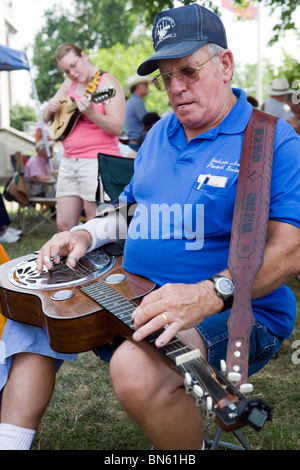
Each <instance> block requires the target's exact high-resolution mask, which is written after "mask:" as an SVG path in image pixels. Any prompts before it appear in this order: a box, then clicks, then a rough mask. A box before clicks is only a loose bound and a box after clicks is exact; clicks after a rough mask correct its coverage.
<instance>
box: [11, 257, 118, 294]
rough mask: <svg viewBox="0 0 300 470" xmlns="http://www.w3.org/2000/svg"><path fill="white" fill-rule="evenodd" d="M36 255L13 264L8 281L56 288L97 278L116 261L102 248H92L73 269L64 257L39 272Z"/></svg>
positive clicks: (31, 286) (44, 287)
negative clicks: (49, 268) (48, 268)
mask: <svg viewBox="0 0 300 470" xmlns="http://www.w3.org/2000/svg"><path fill="white" fill-rule="evenodd" d="M36 259H37V258H36V256H32V255H31V256H30V257H29V258H28V259H27V260H25V261H22V263H20V264H19V265H17V266H15V267H14V268H13V269H12V270H11V272H10V273H9V281H10V282H11V283H12V284H14V285H15V286H17V287H24V288H27V289H56V288H59V287H69V286H73V285H76V284H81V283H83V282H85V281H89V280H92V279H97V278H98V277H99V276H100V275H102V274H104V273H106V272H108V271H110V269H112V268H113V266H114V265H115V263H116V260H115V257H114V256H110V255H108V254H107V253H105V252H104V251H103V250H101V249H98V250H94V251H93V252H91V253H88V254H87V255H85V256H84V257H82V258H81V259H80V260H79V262H78V263H77V265H76V268H75V269H72V268H70V267H69V266H68V265H67V263H66V259H63V260H62V261H61V262H60V263H59V264H54V266H53V269H52V270H51V271H48V270H47V269H46V268H45V269H44V270H43V271H42V272H41V273H39V272H38V271H37V269H36Z"/></svg>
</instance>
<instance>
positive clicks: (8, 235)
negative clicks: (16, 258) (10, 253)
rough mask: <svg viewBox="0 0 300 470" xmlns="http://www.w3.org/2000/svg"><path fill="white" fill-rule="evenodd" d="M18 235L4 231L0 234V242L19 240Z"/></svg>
mask: <svg viewBox="0 0 300 470" xmlns="http://www.w3.org/2000/svg"><path fill="white" fill-rule="evenodd" d="M19 238H20V237H19V235H14V234H13V233H10V232H8V231H6V232H5V233H4V234H3V235H0V243H15V242H17V241H18V240H19Z"/></svg>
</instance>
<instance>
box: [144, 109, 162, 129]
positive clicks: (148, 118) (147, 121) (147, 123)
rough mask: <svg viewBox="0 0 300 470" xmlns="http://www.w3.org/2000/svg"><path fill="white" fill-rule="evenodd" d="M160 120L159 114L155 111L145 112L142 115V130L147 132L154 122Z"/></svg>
mask: <svg viewBox="0 0 300 470" xmlns="http://www.w3.org/2000/svg"><path fill="white" fill-rule="evenodd" d="M159 120H160V116H159V115H158V114H157V113H147V114H145V116H144V117H143V126H144V131H145V132H148V131H150V129H151V127H152V126H154V124H155V123H156V122H157V121H159Z"/></svg>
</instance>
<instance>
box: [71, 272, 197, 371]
mask: <svg viewBox="0 0 300 470" xmlns="http://www.w3.org/2000/svg"><path fill="white" fill-rule="evenodd" d="M80 290H82V291H83V292H84V293H85V294H86V295H88V296H89V297H91V298H92V299H93V300H95V301H96V302H97V303H99V304H100V305H102V307H103V308H105V309H106V310H108V311H109V312H110V313H112V314H113V315H115V316H116V317H117V318H119V319H120V320H121V321H122V322H123V323H125V324H126V325H129V326H131V325H132V318H131V314H132V312H133V311H134V310H135V308H136V306H135V305H134V304H132V303H131V302H130V300H127V299H125V298H124V297H122V295H121V294H119V293H118V292H116V291H114V290H113V289H112V288H111V287H110V286H109V285H107V284H105V282H103V281H101V282H97V283H96V284H90V285H87V286H85V287H81V288H80ZM162 331H163V329H162V330H159V331H157V332H155V333H153V334H152V335H150V336H149V337H148V338H146V340H147V342H148V343H149V344H150V345H152V346H155V341H156V339H157V337H158V336H159V335H160V334H161V333H162ZM160 350H161V352H163V353H164V354H165V355H166V356H167V357H168V358H169V359H171V360H172V361H173V362H175V361H176V357H177V356H180V355H181V354H184V353H185V352H189V351H190V350H191V348H189V346H187V345H186V344H184V343H183V342H182V341H181V340H180V339H179V338H174V339H173V340H172V341H170V342H169V343H168V344H167V345H166V346H164V347H162V348H160Z"/></svg>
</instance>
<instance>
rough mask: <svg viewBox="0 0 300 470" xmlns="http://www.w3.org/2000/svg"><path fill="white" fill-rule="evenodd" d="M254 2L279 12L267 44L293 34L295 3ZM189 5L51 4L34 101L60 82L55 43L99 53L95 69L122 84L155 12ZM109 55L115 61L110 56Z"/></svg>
mask: <svg viewBox="0 0 300 470" xmlns="http://www.w3.org/2000/svg"><path fill="white" fill-rule="evenodd" d="M248 1H249V0H236V2H235V3H236V6H237V7H240V8H241V9H242V8H244V7H245V6H246V5H247V2H248ZM257 1H258V2H260V3H262V4H264V5H265V6H267V7H269V9H270V12H271V13H272V12H273V11H274V9H276V8H277V7H280V12H281V22H280V24H278V25H275V27H274V37H273V38H272V41H271V42H276V41H277V40H278V39H279V35H280V34H282V33H283V32H284V31H285V30H290V29H295V23H294V16H295V13H296V9H297V6H298V5H299V0H257ZM191 3H193V1H191V0H176V1H175V0H143V2H141V0H131V1H130V0H73V9H72V11H69V10H66V9H65V8H62V7H60V6H57V5H55V4H54V5H53V7H52V8H51V9H48V10H46V12H45V25H44V26H43V27H42V29H41V30H40V31H39V33H38V34H37V35H36V38H35V44H34V59H33V64H34V66H35V69H36V85H37V91H38V95H39V98H40V100H41V101H42V102H44V101H48V100H49V98H50V97H51V96H52V95H53V94H54V92H55V89H56V88H58V87H59V85H60V84H61V82H62V80H63V77H62V75H61V74H60V72H59V70H58V68H57V66H56V64H55V61H54V52H55V50H56V48H57V47H58V46H59V45H60V44H61V43H63V42H75V43H77V44H78V45H79V46H80V47H82V48H83V49H85V50H86V51H87V52H88V53H89V55H91V53H94V52H95V53H96V52H97V51H100V52H99V57H100V56H101V51H103V54H102V59H101V68H107V70H109V71H110V72H112V73H114V74H115V75H116V76H117V77H118V78H119V79H120V81H121V82H122V81H124V80H123V77H124V76H125V75H128V74H127V71H128V72H129V70H128V69H130V70H131V73H134V72H135V71H136V66H138V65H139V63H140V62H138V61H137V60H136V59H137V57H138V56H139V53H138V52H137V50H138V47H139V46H140V45H141V44H143V45H144V46H143V47H144V50H146V46H145V44H146V43H145V42H143V38H145V37H147V34H148V36H149V35H150V31H151V28H152V24H153V20H154V17H155V15H156V14H157V12H159V11H161V10H164V9H167V8H173V7H174V6H175V5H176V6H178V5H187V4H191ZM201 4H202V5H204V6H206V7H208V8H210V9H213V10H215V11H216V12H218V7H217V6H216V2H215V0H201ZM219 13H220V12H219ZM146 33H147V34H146ZM138 34H139V36H138ZM147 44H149V45H150V47H151V40H149V39H148V42H147ZM120 45H122V46H123V47H122V61H121V62H118V60H119V59H118V56H119V54H120V50H119V46H120ZM131 46H134V47H133V48H131ZM105 51H106V52H107V53H105ZM108 51H110V52H108ZM126 51H128V54H127V53H126ZM114 53H116V55H115V56H114V55H111V54H114ZM151 53H152V48H151V50H149V54H151ZM97 54H98V53H97ZM97 54H96V55H97ZM149 54H148V55H149ZM97 57H98V56H97ZM133 64H134V66H133Z"/></svg>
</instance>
